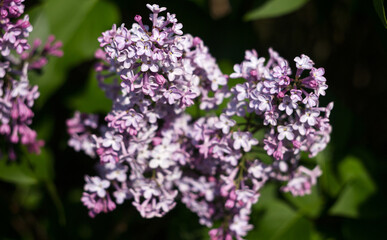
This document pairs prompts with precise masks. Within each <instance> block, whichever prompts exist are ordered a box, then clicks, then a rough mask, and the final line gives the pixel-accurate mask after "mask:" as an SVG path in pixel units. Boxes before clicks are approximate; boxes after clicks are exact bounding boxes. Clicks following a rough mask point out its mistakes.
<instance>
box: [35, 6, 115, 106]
mask: <svg viewBox="0 0 387 240" xmlns="http://www.w3.org/2000/svg"><path fill="white" fill-rule="evenodd" d="M34 12H39V13H38V14H36V13H35V14H32V15H33V17H34V19H32V20H31V22H32V24H33V26H34V27H35V29H34V31H37V32H42V33H46V34H47V33H51V34H54V35H55V36H56V39H57V40H60V41H62V42H63V51H64V56H63V57H62V58H59V59H58V58H51V59H50V61H49V64H48V66H46V67H45V68H44V69H43V72H44V74H43V75H39V76H38V75H32V76H31V77H30V79H31V82H32V83H33V84H37V85H38V86H39V90H40V92H41V95H40V98H39V99H38V101H37V105H38V106H42V105H43V104H44V102H45V101H47V99H48V98H49V97H50V96H51V95H52V94H53V93H54V92H55V91H56V90H57V89H58V88H59V87H60V86H61V85H62V84H63V82H64V81H65V79H66V73H67V72H68V70H69V69H70V68H71V67H73V66H75V65H76V64H79V63H80V62H82V61H85V60H89V59H92V58H93V54H94V52H95V50H97V48H98V47H99V44H98V41H97V38H98V36H100V35H101V33H102V32H103V31H106V30H107V29H109V28H111V25H112V24H113V23H114V22H117V21H118V19H119V11H118V9H117V8H116V7H115V5H114V4H112V3H110V2H106V1H99V0H82V1H78V0H55V1H53V0H49V1H46V2H45V3H43V4H42V5H41V6H40V7H39V8H38V9H34ZM69 14H70V15H71V16H69ZM39 28H48V29H44V30H39ZM39 37H47V36H39ZM43 40H44V38H43Z"/></svg>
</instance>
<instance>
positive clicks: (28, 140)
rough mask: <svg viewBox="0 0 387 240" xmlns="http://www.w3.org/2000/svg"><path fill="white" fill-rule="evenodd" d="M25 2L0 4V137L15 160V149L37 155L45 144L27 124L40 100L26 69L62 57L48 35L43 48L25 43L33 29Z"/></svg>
mask: <svg viewBox="0 0 387 240" xmlns="http://www.w3.org/2000/svg"><path fill="white" fill-rule="evenodd" d="M23 2H24V0H2V1H0V134H1V135H4V138H5V142H6V145H7V146H6V147H7V149H6V151H7V152H8V157H9V158H10V159H15V158H16V153H15V146H16V144H18V143H21V144H23V145H26V146H27V149H28V151H29V152H34V153H39V151H40V147H41V146H43V144H44V142H43V141H42V140H38V139H37V134H36V132H35V131H34V130H32V129H31V128H30V127H29V125H30V124H31V123H32V118H33V116H34V113H33V111H32V110H31V108H32V107H33V105H34V101H35V100H36V99H37V98H38V97H39V92H38V87H37V86H30V83H29V80H28V70H30V69H40V68H42V67H43V66H44V65H45V64H46V63H47V56H49V55H53V56H61V55H62V51H61V50H60V49H59V48H60V47H61V43H60V42H57V43H53V41H54V37H53V36H51V37H50V38H49V40H48V41H47V43H46V44H45V46H44V47H43V49H42V50H41V49H39V46H40V45H41V41H40V40H35V42H34V44H33V47H32V48H30V45H29V44H28V42H27V38H28V36H29V33H30V32H31V31H32V26H31V24H30V22H29V18H28V15H25V16H24V18H23V19H17V20H16V21H13V19H14V18H19V17H20V16H21V15H22V14H23V12H24V5H23V4H22V3H23Z"/></svg>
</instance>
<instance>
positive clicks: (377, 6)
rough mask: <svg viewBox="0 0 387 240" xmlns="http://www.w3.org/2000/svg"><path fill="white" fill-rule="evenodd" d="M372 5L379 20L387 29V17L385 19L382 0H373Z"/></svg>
mask: <svg viewBox="0 0 387 240" xmlns="http://www.w3.org/2000/svg"><path fill="white" fill-rule="evenodd" d="M374 7H375V10H376V13H377V14H378V16H379V18H380V21H382V23H383V26H384V27H385V28H386V29H387V19H386V11H385V9H384V0H374Z"/></svg>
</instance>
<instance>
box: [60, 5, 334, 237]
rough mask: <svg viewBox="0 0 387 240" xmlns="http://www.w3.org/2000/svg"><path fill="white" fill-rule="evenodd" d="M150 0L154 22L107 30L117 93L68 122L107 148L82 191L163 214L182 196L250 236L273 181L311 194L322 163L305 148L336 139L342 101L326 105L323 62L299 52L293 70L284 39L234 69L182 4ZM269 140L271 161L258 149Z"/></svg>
mask: <svg viewBox="0 0 387 240" xmlns="http://www.w3.org/2000/svg"><path fill="white" fill-rule="evenodd" d="M147 7H148V8H149V9H150V11H151V14H150V17H149V20H150V23H151V25H150V26H148V25H145V24H144V22H145V21H144V22H143V19H142V17H141V16H135V18H134V19H135V21H136V22H135V23H134V24H133V25H132V26H131V28H126V27H125V26H124V25H121V26H120V27H117V26H116V25H113V27H112V29H111V30H108V31H106V32H104V33H102V36H101V37H100V38H99V39H98V41H99V42H100V46H101V48H102V49H100V50H98V51H97V52H96V57H97V58H98V59H100V63H98V64H97V65H96V67H95V69H96V71H97V73H98V76H97V78H98V82H99V86H100V88H101V89H103V90H104V91H105V93H106V96H107V97H108V98H110V99H111V100H112V101H113V106H112V109H111V111H110V112H109V113H108V114H107V115H106V116H105V118H104V120H105V122H106V123H105V124H99V122H98V116H97V115H92V114H82V113H79V112H77V113H76V114H75V116H74V117H73V118H72V119H69V120H68V122H67V125H68V133H69V134H70V136H71V138H70V140H69V145H70V146H72V147H73V148H74V149H75V150H77V151H80V150H82V151H84V152H85V153H86V154H88V155H89V156H91V157H98V158H99V163H98V164H97V169H98V173H99V175H98V176H86V177H85V181H86V184H85V188H84V190H85V191H84V193H83V196H82V202H83V204H84V205H85V206H86V207H87V208H88V210H89V215H90V216H91V217H94V216H95V215H97V214H99V213H101V212H109V211H112V210H114V209H115V208H116V207H117V206H116V205H117V204H122V203H123V202H124V201H131V202H132V204H133V206H134V207H135V208H136V209H137V210H138V211H139V213H140V214H141V216H142V217H144V218H153V217H162V216H164V215H165V214H166V213H168V212H169V211H170V210H171V209H173V208H174V207H175V205H176V201H177V200H180V201H181V202H182V203H183V204H185V205H186V206H187V208H189V209H190V210H191V211H192V212H195V213H196V214H197V215H198V217H199V222H200V223H201V224H202V225H205V226H207V227H210V228H212V229H211V230H210V232H209V235H210V237H211V239H214V240H215V239H242V238H243V237H245V236H246V235H247V233H248V231H249V230H251V229H252V228H253V225H251V224H250V223H249V218H250V213H251V211H252V206H253V204H255V203H257V202H258V199H259V196H260V189H261V188H262V187H263V186H264V185H265V183H267V182H269V181H279V182H282V183H283V187H282V188H281V190H282V191H284V192H291V193H292V194H293V195H294V196H300V195H301V196H302V195H305V194H309V193H310V191H311V187H312V186H313V185H315V184H316V181H317V178H318V177H319V176H320V175H321V170H320V169H319V167H318V166H316V167H315V168H313V169H308V168H306V167H305V166H302V165H301V164H300V155H301V153H302V152H305V153H307V154H309V157H314V156H316V155H317V154H318V153H319V152H320V151H322V150H323V149H324V148H325V147H326V145H327V143H328V142H329V138H330V133H331V125H330V124H329V115H330V111H331V110H332V107H333V103H330V104H328V106H327V107H321V106H319V98H320V96H324V95H325V90H326V89H327V87H328V86H327V84H326V79H325V78H324V69H323V68H315V67H314V63H313V61H312V60H311V59H310V58H309V57H307V56H305V55H301V56H300V57H296V58H295V59H294V61H295V63H296V72H295V74H292V70H291V67H290V66H289V63H288V61H287V60H285V59H284V58H282V57H280V56H279V54H278V53H277V52H275V51H274V50H272V49H269V56H270V57H269V58H268V59H265V58H263V57H258V54H257V53H256V51H255V50H252V51H246V54H245V60H244V61H243V62H242V63H241V64H236V65H235V66H234V73H232V74H231V75H230V76H227V75H225V74H223V73H222V72H221V70H220V68H219V66H218V65H217V63H216V60H215V59H214V58H213V57H212V56H211V54H210V53H209V51H208V48H207V47H206V46H205V45H204V43H203V41H202V40H201V39H200V38H198V37H193V36H191V35H189V34H183V32H182V24H181V23H179V22H178V21H177V19H176V16H175V14H170V13H167V14H166V15H161V14H160V13H162V12H164V11H165V10H166V8H164V7H159V6H158V5H155V4H154V5H150V4H147ZM235 78H238V79H240V80H241V81H242V83H240V84H236V85H235V84H233V81H234V80H233V79H235ZM229 85H230V86H232V85H235V86H234V87H231V88H230V87H229ZM223 102H227V107H225V108H223V109H221V110H222V113H221V114H220V115H219V116H217V115H215V114H214V113H213V112H214V111H212V110H217V109H220V108H221V104H222V103H223ZM192 105H197V106H198V108H200V109H201V110H205V112H206V113H207V114H205V115H203V116H200V117H199V118H193V117H192V116H191V115H189V114H187V113H186V111H185V110H186V108H187V107H190V106H192ZM262 152H264V153H265V154H266V155H267V156H269V157H268V158H269V159H270V160H269V161H268V160H265V161H264V160H262V159H260V158H258V157H257V153H262ZM215 224H216V226H217V227H214V226H215Z"/></svg>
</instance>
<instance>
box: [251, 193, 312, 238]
mask: <svg viewBox="0 0 387 240" xmlns="http://www.w3.org/2000/svg"><path fill="white" fill-rule="evenodd" d="M257 204H260V203H259V202H258V203H257ZM260 214H262V212H261V213H260ZM252 223H253V224H254V225H255V229H253V230H252V231H251V232H250V233H249V235H248V236H247V238H246V239H256V240H259V239H265V240H282V239H283V240H285V239H286V240H292V239H297V240H303V239H305V240H309V239H310V237H311V232H312V230H313V225H312V223H311V222H310V221H309V220H307V219H306V218H304V217H303V216H301V215H300V214H298V213H297V212H295V211H294V210H293V209H292V208H290V207H289V206H288V205H287V204H285V203H284V202H283V201H280V200H275V199H274V200H272V201H271V202H269V203H267V204H265V206H264V213H263V216H262V217H261V218H260V219H259V221H257V222H252Z"/></svg>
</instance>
